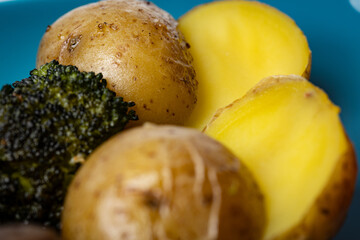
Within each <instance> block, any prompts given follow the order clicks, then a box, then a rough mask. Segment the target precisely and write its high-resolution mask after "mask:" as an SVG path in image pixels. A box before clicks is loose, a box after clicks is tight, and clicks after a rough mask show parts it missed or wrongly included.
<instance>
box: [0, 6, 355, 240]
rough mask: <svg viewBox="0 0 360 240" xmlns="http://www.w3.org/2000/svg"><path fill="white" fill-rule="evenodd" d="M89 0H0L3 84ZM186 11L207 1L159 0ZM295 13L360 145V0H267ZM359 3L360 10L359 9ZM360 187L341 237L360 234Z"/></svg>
mask: <svg viewBox="0 0 360 240" xmlns="http://www.w3.org/2000/svg"><path fill="white" fill-rule="evenodd" d="M89 2H91V1H86V0H77V1H70V0H62V1H60V0H52V1H46V0H42V1H41V0H32V1H30V0H27V1H26V0H23V1H20V0H13V1H5V2H4V1H2V0H0V22H1V27H0V46H1V51H0V76H1V77H0V84H1V85H3V84H5V83H12V82H14V81H16V80H21V79H23V78H25V77H27V76H28V74H29V71H30V70H31V69H33V68H34V67H35V59H36V53H37V48H38V44H39V42H40V39H41V37H42V35H43V34H44V32H45V30H46V27H47V26H48V25H50V24H51V23H53V22H54V21H55V20H56V19H57V18H58V17H60V16H61V15H63V14H64V13H66V12H67V11H69V10H71V9H73V8H75V7H77V6H80V5H83V4H86V3H89ZM153 2H154V3H155V4H157V5H158V6H160V7H161V8H163V9H165V10H167V11H168V12H170V13H171V14H172V15H173V16H174V17H175V18H178V17H180V16H181V15H183V14H184V13H185V12H187V11H188V10H190V9H191V8H192V7H194V6H196V5H198V4H201V3H204V2H206V1H200V0H196V1H194V0H193V1H189V0H185V1H165V0H154V1H153ZM263 2H265V3H268V4H270V5H272V6H274V7H276V8H278V9H280V10H281V11H283V12H285V13H286V14H288V15H289V16H290V17H292V18H293V19H294V20H295V21H296V23H297V24H298V25H299V26H300V28H301V29H302V30H303V31H304V33H305V35H306V36H307V37H308V41H309V44H310V48H311V50H312V53H313V65H312V74H311V79H310V80H311V81H312V82H313V83H314V84H316V85H317V86H319V87H321V88H322V89H324V90H325V91H326V92H327V93H328V94H329V96H330V98H331V99H332V101H333V102H334V103H336V104H337V105H338V106H340V107H341V109H342V112H341V118H342V120H343V123H344V126H345V128H346V130H347V133H348V135H349V137H350V139H351V140H352V142H353V143H354V146H355V150H356V152H357V153H359V150H360V94H359V91H360V0H342V1H338V0H317V1H313V0H293V1H287V0H264V1H263ZM356 8H357V9H358V10H356ZM359 203H360V188H359V187H358V188H357V191H356V193H355V197H354V199H353V204H352V206H351V208H350V211H349V215H348V218H347V220H346V222H345V224H344V226H343V228H342V229H341V231H340V233H339V234H338V236H337V237H336V239H337V240H339V239H346V240H347V239H360V231H359V229H358V227H360V225H359V222H360V204H359Z"/></svg>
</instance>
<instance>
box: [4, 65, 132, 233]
mask: <svg viewBox="0 0 360 240" xmlns="http://www.w3.org/2000/svg"><path fill="white" fill-rule="evenodd" d="M134 105H135V104H134V103H133V102H125V101H123V99H122V98H121V97H117V96H116V94H115V93H114V92H113V91H111V90H109V89H108V88H106V80H105V79H103V78H102V74H95V73H93V72H80V71H79V70H78V69H77V68H76V67H75V66H63V65H60V64H59V63H58V62H57V61H52V62H50V63H47V64H45V65H43V66H41V67H40V68H39V69H34V70H32V71H31V72H30V77H28V78H26V79H23V80H21V81H18V82H15V83H13V84H12V85H5V86H3V88H2V89H1V91H0V223H4V222H13V221H22V222H36V223H40V224H43V225H44V226H51V227H55V228H57V229H60V215H61V212H62V208H63V201H64V197H65V194H66V189H67V187H68V185H69V183H70V181H71V179H72V178H73V176H74V174H75V172H76V170H77V169H78V168H79V166H80V165H81V163H82V162H83V160H84V159H85V158H86V157H87V156H88V155H89V154H90V153H91V152H92V151H93V150H94V149H95V148H96V147H97V146H99V145H100V144H101V143H103V142H104V141H105V140H107V139H108V138H109V137H111V136H112V135H114V134H115V133H117V132H119V131H121V130H122V129H124V127H125V125H126V124H127V123H128V122H129V121H130V120H137V115H136V113H135V112H134V111H133V110H130V108H131V107H133V106H134Z"/></svg>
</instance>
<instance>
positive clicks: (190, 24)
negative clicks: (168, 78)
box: [179, 1, 311, 129]
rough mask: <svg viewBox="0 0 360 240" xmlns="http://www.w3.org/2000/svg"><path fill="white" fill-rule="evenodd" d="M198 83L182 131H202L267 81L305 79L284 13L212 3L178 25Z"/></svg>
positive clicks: (305, 50)
mask: <svg viewBox="0 0 360 240" xmlns="http://www.w3.org/2000/svg"><path fill="white" fill-rule="evenodd" d="M179 29H180V30H181V32H183V34H184V36H185V38H186V40H187V41H188V42H189V43H190V46H191V48H190V52H191V54H192V55H193V57H194V68H195V70H196V74H197V80H198V82H199V90H198V91H199V92H198V103H197V106H196V107H195V110H194V111H193V113H192V115H191V117H190V118H189V120H188V121H187V123H186V125H187V126H190V127H195V128H198V129H202V128H203V127H204V126H205V125H206V124H207V123H208V121H209V120H210V119H211V117H212V116H213V114H214V113H215V111H216V110H217V109H219V108H220V107H224V106H226V105H228V104H230V103H231V102H232V101H234V100H235V99H238V98H239V97H241V96H243V94H245V93H246V92H247V90H249V89H250V88H251V87H253V86H254V85H255V84H256V83H257V82H259V81H260V80H261V79H263V78H264V77H267V76H271V75H278V74H285V75H287V74H296V75H303V76H305V77H308V76H309V74H310V67H311V63H310V61H311V52H310V49H309V46H308V43H307V40H306V38H305V36H304V34H303V33H302V31H301V30H300V29H299V27H298V26H297V25H296V24H295V22H294V21H293V20H292V19H291V18H289V17H288V16H287V15H285V14H284V13H282V12H280V11H278V10H276V9H275V8H273V7H270V6H268V5H266V4H263V3H260V2H256V1H216V2H212V3H208V4H204V5H201V6H198V7H196V8H194V9H193V10H191V11H190V12H188V13H187V14H185V15H184V16H183V17H181V18H180V19H179Z"/></svg>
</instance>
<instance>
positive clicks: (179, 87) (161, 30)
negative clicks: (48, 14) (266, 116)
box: [37, 0, 197, 125]
mask: <svg viewBox="0 0 360 240" xmlns="http://www.w3.org/2000/svg"><path fill="white" fill-rule="evenodd" d="M176 27H177V22H176V21H175V20H174V18H173V17H172V16H170V15H169V14H168V13H167V12H165V11H163V10H161V9H160V8H158V7H157V6H155V5H154V4H152V3H150V2H146V1H137V0H107V1H99V2H96V3H92V4H88V5H84V6H82V7H79V8H76V9H74V10H72V11H70V12H68V13H67V14H65V15H63V16H62V17H60V18H59V19H58V20H57V21H56V22H54V23H53V24H52V25H51V26H49V27H48V28H47V30H46V33H45V34H44V36H43V38H42V40H41V43H40V46H39V49H38V55H37V66H40V65H42V64H44V63H45V62H49V61H51V60H53V59H56V60H58V61H59V62H60V63H61V64H65V65H68V64H71V65H75V66H77V67H78V68H79V69H80V70H82V71H93V72H101V73H103V75H104V78H105V79H107V80H108V83H109V85H108V87H109V88H110V89H111V90H113V91H115V92H116V93H117V95H119V96H122V97H124V99H125V100H126V101H134V102H136V106H135V107H134V109H135V111H136V112H137V113H138V115H139V121H138V122H136V124H138V125H140V124H142V123H144V122H146V121H150V122H155V123H167V124H183V123H184V122H185V121H186V120H187V119H188V117H189V116H190V114H191V112H192V110H193V108H194V106H195V103H196V99H197V94H196V93H197V81H196V79H195V71H194V69H193V67H192V57H191V55H190V53H189V50H188V48H189V45H188V44H187V42H186V41H185V40H184V37H183V35H182V34H181V33H180V32H179V31H178V30H177V28H176Z"/></svg>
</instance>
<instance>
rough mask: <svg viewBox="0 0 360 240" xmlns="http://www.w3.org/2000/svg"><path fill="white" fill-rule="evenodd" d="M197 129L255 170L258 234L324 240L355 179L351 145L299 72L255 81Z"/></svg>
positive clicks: (335, 113)
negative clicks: (260, 212) (263, 215)
mask: <svg viewBox="0 0 360 240" xmlns="http://www.w3.org/2000/svg"><path fill="white" fill-rule="evenodd" d="M204 132H205V133H206V134H208V135H209V136H212V137H214V138H215V139H217V140H219V141H220V142H222V143H223V144H224V145H225V146H227V147H229V148H230V149H231V150H232V151H233V152H234V153H235V155H236V156H237V157H238V158H239V159H241V160H242V161H243V162H244V163H245V164H246V165H247V167H248V168H249V169H250V171H251V172H252V173H253V174H254V176H255V179H256V181H257V182H258V183H259V185H260V189H261V190H262V191H263V193H264V196H265V204H266V209H267V217H268V220H269V223H268V227H267V230H266V231H265V236H264V239H266V240H270V239H284V240H287V239H316V240H322V239H324V240H325V239H330V238H331V237H333V236H334V235H335V234H336V232H337V231H338V229H339V228H340V226H341V224H342V222H343V221H344V218H345V216H346V213H347V210H348V207H349V205H350V202H351V198H352V195H353V191H354V186H355V182H356V174H357V166H356V159H355V154H354V150H353V147H352V145H351V143H350V141H349V139H348V137H347V135H346V133H345V131H344V128H343V126H342V123H341V121H340V118H339V108H338V107H337V106H335V105H334V104H333V103H332V102H331V101H330V100H329V98H328V97H327V95H326V94H325V93H324V92H323V91H322V90H320V89H319V88H317V87H315V86H314V85H312V84H311V83H310V82H309V81H307V80H306V79H304V78H302V77H299V76H295V75H292V76H274V77H269V78H266V79H264V80H263V81H261V82H260V83H259V84H257V85H256V86H255V87H254V88H252V89H251V90H250V91H249V92H248V93H247V94H246V95H245V96H244V97H243V98H241V99H239V100H236V101H235V102H233V103H232V104H230V105H228V106H227V107H225V108H223V109H221V110H219V111H218V112H217V113H216V115H215V116H214V118H213V119H212V121H211V122H210V123H209V124H208V125H207V127H206V128H205V130H204Z"/></svg>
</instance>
